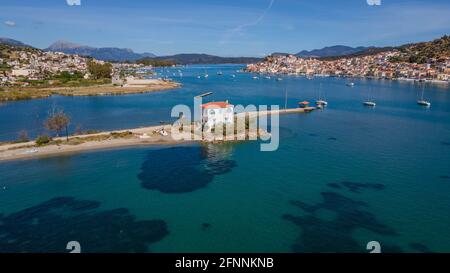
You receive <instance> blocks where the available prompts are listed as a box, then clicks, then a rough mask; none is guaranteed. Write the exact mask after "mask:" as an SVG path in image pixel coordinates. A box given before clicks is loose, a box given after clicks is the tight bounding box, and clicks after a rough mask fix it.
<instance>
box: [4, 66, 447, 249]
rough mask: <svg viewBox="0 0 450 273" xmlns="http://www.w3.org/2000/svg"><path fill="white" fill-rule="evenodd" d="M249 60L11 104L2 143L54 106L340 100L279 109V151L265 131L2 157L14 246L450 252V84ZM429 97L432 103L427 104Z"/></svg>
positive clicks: (84, 122) (157, 111)
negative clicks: (267, 142) (206, 140)
mask: <svg viewBox="0 0 450 273" xmlns="http://www.w3.org/2000/svg"><path fill="white" fill-rule="evenodd" d="M244 67H245V66H243V65H191V66H186V67H175V68H159V69H157V72H158V75H157V77H170V78H172V79H173V80H175V81H178V82H180V83H181V84H182V86H181V88H178V89H174V90H167V91H161V92H153V93H146V94H136V95H122V96H99V97H64V96H52V97H49V98H44V99H35V100H27V101H16V102H7V103H2V104H0V140H1V141H11V140H14V139H17V138H18V135H19V134H20V132H21V131H26V132H27V134H28V136H29V137H30V138H34V137H36V136H38V135H40V134H45V133H48V132H46V131H45V128H44V127H43V121H44V120H45V118H46V117H47V115H48V113H49V111H50V110H51V109H53V108H58V109H63V110H64V111H65V112H66V113H67V114H68V115H69V116H70V117H71V124H70V131H71V132H74V131H75V130H77V129H78V130H80V129H81V130H118V129H127V128H136V127H140V126H149V125H158V124H162V123H171V122H173V121H174V118H172V117H171V110H172V108H173V107H174V106H175V105H179V104H185V105H188V106H191V105H193V98H194V96H197V95H199V94H203V93H206V92H212V95H210V96H207V97H204V101H206V102H207V101H223V100H228V101H229V102H230V103H232V104H235V105H238V104H240V105H244V106H246V105H256V106H259V105H269V107H270V106H271V105H277V106H279V107H280V108H283V107H285V104H286V102H287V107H289V108H293V107H297V104H298V102H299V101H304V100H307V101H310V102H311V103H314V102H315V101H316V100H317V99H318V98H321V99H324V100H326V101H328V106H327V107H326V108H325V109H323V110H316V111H313V112H311V113H308V114H286V115H280V116H279V124H280V125H279V135H280V139H279V147H278V149H276V150H275V151H261V143H263V142H264V141H262V140H260V141H246V142H245V141H244V142H226V143H217V144H199V143H189V144H178V145H161V146H147V147H146V146H140V147H131V148H130V147H127V148H116V149H109V150H97V151H90V152H83V153H78V154H71V155H63V156H58V157H50V158H35V159H31V160H17V161H10V162H2V163H0V252H39V253H47V252H70V249H71V248H67V244H68V242H72V241H75V242H78V243H79V245H80V247H81V251H82V252H154V253H174V252H189V253H198V252H213V253H224V252H239V253H242V252H245V253H255V252H258V253H261V252H271V253H286V252H333V253H334V252H338V253H340V252H362V253H364V252H370V251H371V250H370V247H369V249H368V243H369V242H373V241H375V242H376V243H378V244H379V246H380V248H381V252H395V253H398V252H413V253H417V252H449V251H450V86H449V85H445V84H431V83H418V82H413V81H391V80H378V79H356V78H355V79H349V78H335V77H314V78H312V79H308V78H306V77H302V76H287V75H281V76H275V75H271V77H270V79H266V78H265V77H264V76H262V75H257V76H258V79H253V76H255V75H253V74H250V73H244V72H240V70H241V69H242V68H244ZM219 72H221V73H219ZM206 73H207V74H209V77H208V78H205V77H204V75H205V74H206ZM219 74H221V75H219ZM233 75H234V76H233ZM199 76H200V77H199ZM278 77H280V78H281V79H282V80H277V78H278ZM349 82H354V83H355V85H354V86H353V87H350V86H348V83H349ZM422 92H423V94H424V98H425V99H426V100H428V101H430V102H431V107H428V108H424V107H422V106H419V105H417V103H416V101H417V100H418V99H419V98H421V96H422ZM367 100H372V101H375V102H376V103H377V105H376V107H372V108H368V107H365V106H364V105H363V104H362V103H363V102H364V101H367ZM369 245H370V244H369Z"/></svg>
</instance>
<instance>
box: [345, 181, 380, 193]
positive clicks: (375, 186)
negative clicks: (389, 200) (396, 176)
mask: <svg viewBox="0 0 450 273" xmlns="http://www.w3.org/2000/svg"><path fill="white" fill-rule="evenodd" d="M341 184H342V186H344V187H345V188H347V189H348V190H349V191H351V192H356V193H360V192H361V190H362V189H371V190H384V188H385V186H384V185H383V184H380V183H359V182H350V181H343V182H341Z"/></svg>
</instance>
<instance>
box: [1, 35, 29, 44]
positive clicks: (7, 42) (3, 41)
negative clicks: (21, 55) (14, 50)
mask: <svg viewBox="0 0 450 273" xmlns="http://www.w3.org/2000/svg"><path fill="white" fill-rule="evenodd" d="M0 44H5V45H10V46H29V45H27V44H24V43H22V42H20V41H17V40H14V39H10V38H2V37H0Z"/></svg>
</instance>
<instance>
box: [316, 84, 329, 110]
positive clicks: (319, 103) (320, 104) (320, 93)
mask: <svg viewBox="0 0 450 273" xmlns="http://www.w3.org/2000/svg"><path fill="white" fill-rule="evenodd" d="M316 105H318V106H323V107H325V106H327V105H328V102H327V101H326V100H323V99H322V83H320V87H319V99H318V100H316Z"/></svg>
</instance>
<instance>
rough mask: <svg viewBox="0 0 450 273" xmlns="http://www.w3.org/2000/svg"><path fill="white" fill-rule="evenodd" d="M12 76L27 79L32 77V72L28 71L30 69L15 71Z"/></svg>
mask: <svg viewBox="0 0 450 273" xmlns="http://www.w3.org/2000/svg"><path fill="white" fill-rule="evenodd" d="M12 75H13V76H16V77H20V76H23V77H26V76H28V75H30V70H28V69H13V70H12Z"/></svg>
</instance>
